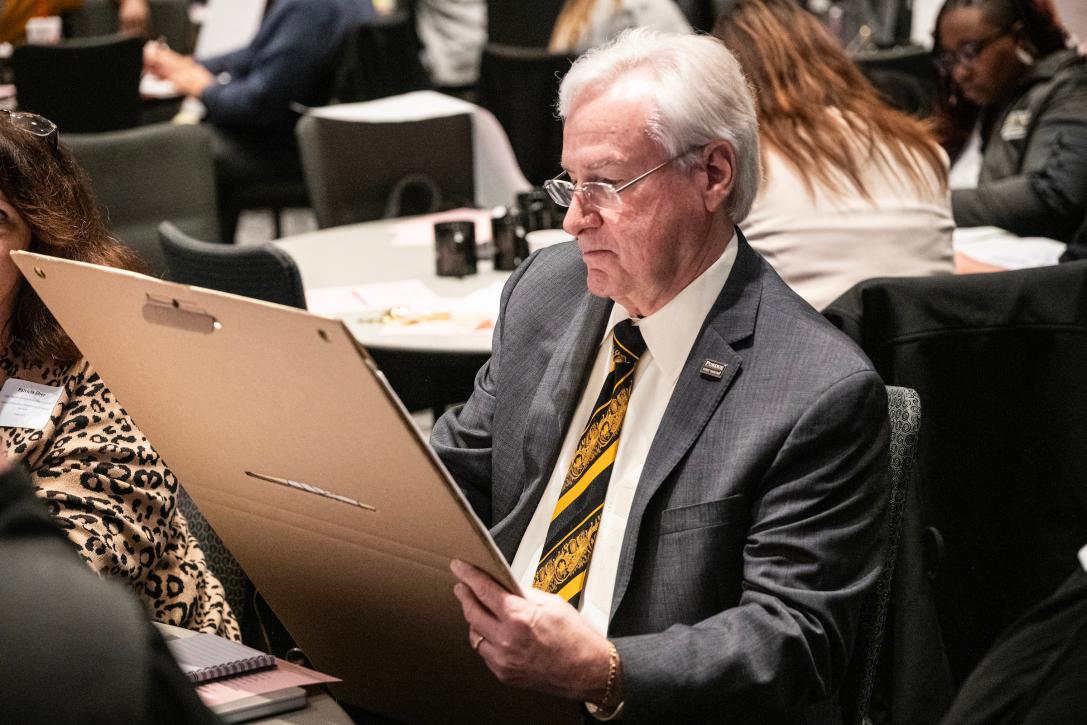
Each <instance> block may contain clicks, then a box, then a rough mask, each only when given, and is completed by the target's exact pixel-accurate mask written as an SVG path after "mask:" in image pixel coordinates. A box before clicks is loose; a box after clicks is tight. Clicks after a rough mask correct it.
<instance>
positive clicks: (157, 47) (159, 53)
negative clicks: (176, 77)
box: [143, 40, 195, 78]
mask: <svg viewBox="0 0 1087 725" xmlns="http://www.w3.org/2000/svg"><path fill="white" fill-rule="evenodd" d="M193 62H195V61H193V59H192V58H190V57H188V56H184V55H181V53H175V52H174V51H172V50H170V48H169V46H167V45H166V43H163V42H160V41H158V40H152V41H150V42H148V43H145V44H144V46H143V69H144V70H145V71H147V72H148V73H150V74H151V75H153V76H155V77H157V78H168V77H170V74H171V73H175V72H177V71H178V70H180V69H181V68H182V67H184V66H185V65H187V64H189V63H193Z"/></svg>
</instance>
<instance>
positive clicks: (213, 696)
mask: <svg viewBox="0 0 1087 725" xmlns="http://www.w3.org/2000/svg"><path fill="white" fill-rule="evenodd" d="M339 681H340V678H338V677H331V676H330V675H325V674H322V673H320V672H316V671H314V670H311V669H308V668H306V667H301V666H299V665H295V664H291V663H290V662H287V661H286V660H281V659H279V658H278V657H277V658H276V666H275V668H274V669H271V670H264V671H262V672H254V673H252V674H249V675H239V676H238V677H231V678H230V679H228V680H219V681H217V682H206V683H204V684H202V685H199V686H198V687H197V688H196V694H197V695H199V696H200V699H201V700H203V702H204V704H205V705H207V706H208V707H215V706H216V705H220V704H224V703H228V702H233V701H235V700H240V699H241V698H243V697H252V696H253V695H260V694H264V693H267V692H273V691H275V690H282V689H284V688H287V687H305V686H306V685H318V684H321V683H325V682H339Z"/></svg>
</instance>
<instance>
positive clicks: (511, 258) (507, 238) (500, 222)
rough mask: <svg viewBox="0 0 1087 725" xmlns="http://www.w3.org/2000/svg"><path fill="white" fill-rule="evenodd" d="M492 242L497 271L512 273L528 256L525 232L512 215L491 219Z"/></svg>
mask: <svg viewBox="0 0 1087 725" xmlns="http://www.w3.org/2000/svg"><path fill="white" fill-rule="evenodd" d="M491 240H492V244H493V246H494V268H495V269H497V270H500V271H503V272H511V271H513V270H515V269H517V265H519V264H520V263H521V262H522V261H524V259H525V257H527V256H528V242H526V241H525V230H524V229H523V228H522V227H521V225H520V224H519V223H518V220H517V219H516V218H515V217H514V216H513V215H511V214H508V213H505V214H499V215H498V216H495V217H493V218H492V219H491Z"/></svg>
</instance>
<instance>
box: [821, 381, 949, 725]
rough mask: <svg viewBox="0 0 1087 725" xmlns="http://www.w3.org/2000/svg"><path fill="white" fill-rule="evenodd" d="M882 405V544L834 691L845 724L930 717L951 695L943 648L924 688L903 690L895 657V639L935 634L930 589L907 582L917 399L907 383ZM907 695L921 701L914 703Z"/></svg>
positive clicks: (914, 514) (899, 643)
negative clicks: (885, 477) (885, 475)
mask: <svg viewBox="0 0 1087 725" xmlns="http://www.w3.org/2000/svg"><path fill="white" fill-rule="evenodd" d="M887 411H888V417H889V419H890V424H891V440H890V478H889V484H890V486H889V488H890V496H889V499H888V504H887V510H888V511H887V550H886V553H885V555H884V561H883V570H882V572H881V573H880V576H879V580H878V581H877V584H876V590H875V591H874V592H872V594H870V595H869V599H868V601H867V602H866V604H865V606H864V609H863V610H862V613H861V619H860V625H859V627H858V631H857V638H856V641H855V642H854V645H853V656H852V659H851V661H850V664H849V667H848V669H847V672H846V677H845V682H844V684H843V685H842V690H841V693H840V698H839V701H840V703H841V705H842V714H843V718H844V720H843V721H844V722H845V723H848V725H871V723H873V722H878V723H902V724H905V723H913V722H935V720H936V719H938V717H939V715H940V714H941V713H942V712H943V710H944V708H946V707H947V705H948V703H949V702H950V698H951V689H950V683H949V681H948V680H949V679H950V677H949V676H948V675H947V674H946V671H943V670H942V669H941V667H940V666H939V665H940V663H941V662H942V661H943V660H942V657H943V653H942V650H939V649H938V648H937V651H936V653H935V655H934V656H935V657H936V662H935V666H934V667H932V672H931V673H930V675H931V676H930V678H929V679H928V681H927V682H926V684H927V685H928V687H927V688H926V689H925V690H924V692H923V693H922V692H915V693H911V692H908V691H906V692H904V691H903V685H906V686H908V685H909V684H910V683H909V680H906V681H905V682H903V678H902V675H901V671H902V669H903V668H905V667H909V666H911V665H912V663H913V661H912V660H909V659H905V660H903V658H902V655H901V652H902V650H903V643H909V644H910V645H911V646H912V647H914V648H915V649H916V648H918V647H924V646H925V642H926V640H927V639H931V638H932V637H933V635H936V636H935V639H936V644H939V638H938V630H936V629H935V626H934V621H935V617H934V615H933V614H932V598H931V591H930V590H928V589H926V588H925V586H924V585H923V583H922V584H919V583H918V582H916V581H915V579H916V576H917V573H918V567H917V563H918V562H919V560H920V557H919V556H918V555H917V551H916V550H917V544H918V541H919V540H920V538H921V522H920V517H919V503H918V502H919V499H918V497H917V480H916V476H917V470H916V469H917V441H918V436H919V433H920V430H921V399H920V397H919V396H918V395H917V393H916V392H915V391H913V390H910V389H909V388H901V387H895V386H887ZM926 617H927V619H926ZM911 654H913V653H911ZM927 656H929V657H931V656H933V654H932V653H931V652H929V653H928V655H927ZM925 661H928V660H925ZM941 677H943V679H942V680H941ZM914 695H916V696H920V697H923V698H924V702H914V701H913V697H914Z"/></svg>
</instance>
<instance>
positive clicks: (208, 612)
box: [0, 352, 240, 640]
mask: <svg viewBox="0 0 1087 725" xmlns="http://www.w3.org/2000/svg"><path fill="white" fill-rule="evenodd" d="M8 378H19V379H21V380H29V381H32V382H36V383H43V384H45V385H52V386H56V387H61V388H63V390H62V392H61V394H60V399H59V400H58V401H57V404H56V406H55V407H54V408H53V414H52V417H51V420H50V421H49V423H47V424H46V426H45V427H44V428H43V429H42V430H33V429H31V428H20V427H0V439H2V440H3V442H4V444H5V446H6V447H7V450H8V455H9V456H11V457H12V458H13V459H15V460H17V461H22V462H23V463H24V464H25V465H26V467H27V469H28V470H29V472H30V477H31V481H32V483H33V484H34V489H35V493H36V494H37V495H38V497H39V498H41V499H42V500H44V501H45V502H46V504H47V505H48V506H49V508H50V510H51V511H52V513H53V515H54V517H55V518H56V519H57V520H58V521H59V522H60V525H61V527H62V528H63V529H64V530H65V532H66V533H67V535H68V538H69V539H71V541H72V542H73V543H74V544H75V545H76V548H77V549H78V551H79V555H80V556H81V557H82V558H83V559H84V561H86V562H87V563H88V564H89V565H90V566H91V567H92V568H93V569H95V570H97V571H98V572H101V573H102V574H105V575H110V576H115V577H120V578H122V579H124V580H125V581H127V582H128V584H129V586H131V587H132V589H133V590H134V591H135V592H136V594H137V596H138V597H139V599H140V600H141V601H142V603H143V605H144V608H145V609H146V610H147V611H148V614H149V616H150V617H151V618H152V619H154V620H156V621H159V622H165V623H167V624H173V625H177V626H180V627H186V628H188V629H193V630H198V631H201V632H211V633H214V634H219V635H221V636H224V637H228V638H230V639H235V640H237V639H240V632H239V630H238V622H237V620H236V619H235V617H234V613H233V612H232V611H231V609H230V605H229V604H227V601H226V598H225V596H224V592H223V586H222V584H220V583H219V580H218V579H216V578H215V575H214V574H212V573H211V571H210V570H209V569H208V566H207V564H206V562H205V560H204V552H203V551H202V550H201V549H200V546H199V544H198V543H197V541H196V539H194V538H193V536H192V535H191V534H190V533H189V528H188V523H187V522H186V521H185V518H184V517H183V516H182V515H181V512H180V511H179V510H178V509H177V506H176V501H175V496H176V495H177V493H178V487H177V478H176V477H175V476H174V474H173V473H172V472H171V471H170V469H168V468H167V467H166V466H165V465H164V464H163V462H162V460H161V459H160V458H159V456H158V454H157V453H156V452H155V450H154V449H153V448H152V447H151V445H150V444H149V443H148V442H147V439H146V438H144V436H143V434H142V433H141V432H140V431H139V429H138V428H136V426H135V425H134V424H133V423H132V420H131V419H130V418H129V416H128V414H127V413H126V412H125V411H124V409H123V408H121V406H120V405H119V404H118V403H117V400H116V399H115V398H114V397H113V394H112V393H111V392H110V391H109V389H108V388H107V387H106V386H105V385H104V384H103V382H102V379H101V378H100V377H99V376H98V373H96V372H95V371H94V370H93V369H92V368H91V366H90V365H89V364H88V363H87V362H86V361H85V360H79V361H77V362H76V363H75V364H74V365H71V366H70V367H64V366H60V365H55V364H54V365H43V364H41V363H38V362H35V361H30V360H26V359H13V358H12V357H10V356H9V353H8V352H5V353H3V354H2V355H0V385H2V384H3V383H4V382H6V381H7V380H8Z"/></svg>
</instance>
